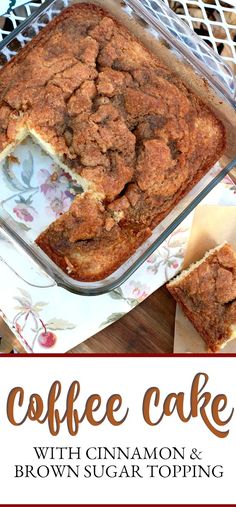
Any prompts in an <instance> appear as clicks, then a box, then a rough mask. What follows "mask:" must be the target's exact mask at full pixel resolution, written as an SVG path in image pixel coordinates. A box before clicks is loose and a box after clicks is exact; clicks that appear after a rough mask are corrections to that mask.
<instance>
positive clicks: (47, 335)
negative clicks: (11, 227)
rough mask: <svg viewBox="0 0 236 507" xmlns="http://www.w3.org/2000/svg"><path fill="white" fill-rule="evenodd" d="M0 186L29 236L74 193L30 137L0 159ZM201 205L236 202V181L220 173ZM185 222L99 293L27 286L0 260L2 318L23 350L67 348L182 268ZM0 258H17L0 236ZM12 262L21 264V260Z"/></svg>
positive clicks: (64, 206) (187, 224)
mask: <svg viewBox="0 0 236 507" xmlns="http://www.w3.org/2000/svg"><path fill="white" fill-rule="evenodd" d="M0 185H1V199H2V201H1V203H0V204H1V206H3V208H4V209H5V210H6V211H7V212H8V213H9V214H10V215H11V217H12V218H13V219H14V220H16V221H17V222H18V224H20V227H21V228H22V231H24V234H27V235H28V236H29V238H30V239H31V240H34V239H35V237H36V236H37V235H38V234H39V233H40V232H41V230H42V229H44V228H45V227H46V226H47V225H48V224H49V223H50V222H51V221H52V220H53V219H55V218H56V217H58V216H59V215H60V213H62V212H64V211H66V210H67V209H68V208H69V206H70V204H71V201H72V199H73V198H74V194H75V193H76V192H78V190H79V189H78V187H77V188H76V187H75V186H74V184H73V183H72V181H71V180H70V179H69V178H67V177H66V176H65V175H63V174H60V173H59V175H58V176H56V175H55V166H54V164H53V162H52V160H51V159H50V157H48V156H47V155H46V154H45V153H44V152H42V150H41V149H40V148H39V147H38V146H36V145H35V144H34V143H33V142H32V141H31V140H30V139H28V140H27V141H25V142H24V143H23V144H21V145H20V146H18V147H17V148H16V150H15V152H14V155H13V156H11V157H9V158H7V159H6V160H5V161H4V162H3V163H2V164H1V167H0ZM206 202H207V203H210V204H224V205H227V204H228V205H236V186H235V185H234V184H233V183H232V181H231V180H230V179H229V178H227V179H226V180H225V181H224V182H223V183H222V184H220V185H218V187H217V188H216V189H215V190H214V191H213V192H212V193H211V194H209V196H208V197H207V199H206ZM39 210H40V211H39ZM42 210H44V211H43V212H42ZM191 221H192V216H189V217H188V218H187V219H186V221H185V222H183V224H182V225H181V227H180V228H179V229H177V230H176V231H175V232H174V233H173V234H172V235H171V236H170V237H169V238H168V240H167V241H166V242H165V243H163V245H162V246H161V247H160V248H159V249H158V250H157V251H156V252H155V253H154V254H153V255H152V256H151V257H150V258H149V259H148V261H147V262H145V264H144V265H143V266H142V267H141V268H140V269H139V270H138V271H136V273H135V274H134V275H133V276H132V277H131V278H130V279H129V280H128V281H127V282H126V283H124V284H123V285H122V286H121V287H120V288H119V289H117V290H116V291H114V292H111V293H109V294H105V295H102V296H95V297H86V296H78V295H74V294H71V293H69V292H67V291H65V290H64V289H62V288H59V287H52V288H44V289H42V288H35V287H31V286H30V285H28V284H27V283H26V282H23V281H22V280H21V279H19V278H18V277H17V275H16V274H14V273H13V272H12V271H11V270H10V269H9V268H8V267H7V266H6V265H5V264H4V263H0V274H1V291H0V308H1V310H2V315H3V316H4V318H5V320H6V321H7V323H8V325H9V326H10V327H11V329H12V330H13V332H14V333H15V334H16V336H17V337H18V339H19V340H20V342H21V343H22V345H23V346H24V348H25V349H26V351H27V352H39V353H42V352H47V353H56V352H59V353H63V352H66V351H68V350H70V349H71V348H73V347H74V346H76V345H78V344H79V343H81V342H82V341H84V340H86V339H87V338H89V337H90V336H92V335H94V334H95V333H97V332H98V331H100V330H101V329H103V328H104V327H106V326H108V325H109V324H111V323H112V322H114V321H116V320H118V319H119V318H121V317H122V316H123V315H125V314H126V313H128V312H129V311H130V310H132V308H134V307H135V306H136V305H138V304H139V303H141V302H142V301H143V300H144V299H145V298H147V297H148V296H149V295H150V294H151V293H152V292H154V291H155V290H157V289H158V288H159V287H161V286H162V285H163V284H164V283H165V282H166V281H167V280H169V279H170V278H172V277H173V276H174V275H175V274H176V273H177V272H178V271H179V270H180V269H181V265H182V261H183V257H184V251H185V247H186V244H187V240H188V236H189V231H190V227H191ZM0 255H1V257H2V258H3V259H5V260H6V259H7V261H8V262H9V264H11V265H12V264H13V265H14V261H15V258H16V256H19V253H17V252H16V251H15V250H14V249H13V246H12V244H11V243H10V242H9V241H8V240H7V238H6V237H5V236H4V235H3V234H2V235H0ZM21 255H22V254H21ZM17 262H18V263H19V265H20V267H22V266H23V263H24V262H25V259H23V258H22V261H21V260H19V261H17ZM17 262H16V261H15V263H17ZM29 275H30V271H29ZM38 276H39V278H40V276H41V274H40V272H39V273H38ZM34 277H35V275H34ZM27 278H28V277H27Z"/></svg>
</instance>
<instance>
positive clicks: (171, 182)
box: [0, 4, 225, 281]
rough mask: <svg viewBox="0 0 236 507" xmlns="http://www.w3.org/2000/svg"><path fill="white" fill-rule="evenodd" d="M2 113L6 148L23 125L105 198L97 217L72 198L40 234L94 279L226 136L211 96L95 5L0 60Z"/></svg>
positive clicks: (133, 244)
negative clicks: (189, 84) (76, 210)
mask: <svg viewBox="0 0 236 507" xmlns="http://www.w3.org/2000/svg"><path fill="white" fill-rule="evenodd" d="M0 119H1V127H0V149H4V148H5V147H6V146H7V145H8V144H9V143H11V142H14V139H15V138H16V137H17V131H18V130H19V129H21V128H23V126H25V127H26V128H27V129H29V131H34V132H35V133H36V134H37V135H38V136H39V137H40V138H41V139H42V140H43V141H44V142H46V143H48V144H49V145H50V146H51V147H52V149H53V150H54V152H55V153H56V154H57V155H58V156H59V157H60V158H61V161H62V162H63V163H64V164H65V165H66V166H67V167H68V168H70V171H71V172H73V174H74V175H79V176H81V177H82V178H84V179H85V180H87V181H88V182H90V190H93V191H94V196H97V198H98V197H99V198H103V207H102V210H100V215H101V216H100V221H99V224H100V225H99V227H97V226H95V227H94V229H93V227H91V224H90V225H89V226H88V224H87V225H86V220H85V221H84V222H83V220H82V219H81V215H80V216H79V217H74V216H73V208H72V209H71V210H70V211H69V212H68V213H67V214H66V215H65V216H64V217H63V218H62V219H59V222H56V223H54V224H52V225H51V226H50V227H49V228H48V230H47V231H45V232H44V233H43V234H42V235H41V236H40V238H38V240H37V243H38V245H40V247H41V248H42V249H43V250H45V251H47V253H48V254H49V255H50V257H52V258H53V259H54V260H55V261H56V262H57V264H59V265H60V267H62V269H64V270H66V269H67V268H68V263H69V265H70V268H69V271H70V273H71V276H73V277H74V278H77V279H81V280H82V279H83V280H88V281H89V280H93V279H100V278H104V277H105V276H106V275H107V274H110V273H111V272H112V271H113V270H114V269H116V268H117V267H118V266H119V265H121V264H122V262H123V261H124V260H126V259H127V258H128V257H129V256H130V255H131V254H132V253H133V251H135V249H136V248H137V247H138V246H139V245H140V243H141V238H146V237H147V236H148V235H150V231H151V229H152V228H154V227H155V226H156V225H157V224H158V223H159V222H160V221H161V220H162V219H163V218H164V217H165V216H166V215H167V214H168V213H169V211H170V210H171V209H172V208H173V207H174V206H175V204H176V203H177V202H178V201H179V200H180V199H181V197H182V196H183V195H184V194H185V193H186V192H188V191H189V190H190V189H191V187H192V186H193V185H194V184H195V183H196V182H197V181H199V179H200V178H201V177H202V175H203V174H205V173H206V172H207V170H208V169H209V168H210V167H211V166H213V165H214V163H215V162H216V161H217V160H218V159H219V157H220V155H221V154H222V152H223V150H224V145H225V133H224V128H223V125H222V124H221V123H220V122H219V121H218V120H217V118H216V117H215V116H214V115H213V113H212V112H211V111H210V110H209V109H208V107H207V106H205V105H204V104H203V103H202V102H201V101H200V100H199V99H198V98H197V97H196V96H195V95H193V94H192V93H191V92H190V91H189V90H188V89H187V88H186V87H185V85H184V84H183V83H182V82H181V81H180V80H179V79H178V78H177V77H176V76H174V75H173V74H172V73H171V72H170V71H169V70H168V69H167V68H166V67H165V66H164V65H163V64H162V63H161V62H159V61H158V59H157V58H156V57H155V56H154V55H152V53H151V52H150V51H149V50H148V49H146V48H145V47H144V46H143V45H142V44H141V43H140V42H139V41H138V40H137V39H136V38H135V37H134V36H133V35H131V34H130V33H129V32H128V30H127V29H126V28H125V27H123V26H122V25H121V24H120V23H119V22H118V21H116V20H114V19H113V18H112V17H111V16H110V15H109V14H108V13H107V12H106V11H105V10H103V9H101V8H99V7H98V6H95V5H91V4H77V5H73V6H72V7H70V8H68V9H65V10H64V11H63V12H62V14H61V15H60V16H58V17H57V18H55V19H54V20H53V21H52V22H51V23H50V24H49V25H48V26H47V27H46V28H45V29H44V30H42V31H41V32H40V34H39V35H38V36H36V37H35V38H34V39H33V41H32V42H30V43H29V44H28V45H27V46H26V48H25V49H23V51H21V52H20V53H19V56H17V57H16V58H14V59H13V60H12V61H11V62H10V63H9V64H8V65H7V66H6V67H5V68H4V69H3V70H2V71H1V73H0ZM79 200H80V198H77V200H76V205H78V204H77V203H78V202H79ZM79 206H80V204H79ZM82 208H83V206H82V204H81V213H85V211H82ZM81 220H82V221H81ZM81 224H82V225H81ZM72 226H73V228H75V230H76V233H74V234H72V232H70V234H69V231H71V229H72ZM86 227H88V229H86ZM127 231H129V233H128V232H127ZM59 235H61V242H60V241H59V239H58V238H59ZM86 235H87V236H88V235H89V237H87V238H86V239H85V237H86ZM65 236H66V242H65ZM129 238H130V240H129ZM63 241H64V243H63ZM85 241H86V242H87V243H86V248H85V244H84V242H85ZM125 241H127V245H125ZM109 242H110V245H112V248H113V249H114V251H115V252H116V253H115V255H114V256H113V255H112V248H109ZM62 243H63V244H64V248H63V252H62V251H60V247H59V246H60V244H62ZM119 244H120V248H119ZM65 245H66V247H65ZM95 246H96V248H97V250H96V249H95ZM102 248H104V251H106V254H104V260H103V259H102V253H101V252H102ZM89 250H91V252H92V254H91V255H90V252H89ZM82 256H86V257H87V259H89V265H91V256H93V259H95V260H94V262H92V265H93V266H94V267H93V269H94V271H93V272H92V270H91V269H90V267H88V262H87V261H86V258H83V259H82ZM96 263H97V265H95V264H96ZM71 266H72V267H71ZM67 272H68V269H67Z"/></svg>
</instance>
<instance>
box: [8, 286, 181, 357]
mask: <svg viewBox="0 0 236 507" xmlns="http://www.w3.org/2000/svg"><path fill="white" fill-rule="evenodd" d="M95 311H96V308H95ZM174 322H175V302H174V300H173V298H172V297H171V296H170V294H169V292H168V291H167V289H166V288H165V287H162V288H161V289H159V290H158V291H156V292H155V293H154V294H153V295H152V296H150V297H149V298H148V299H146V301H144V302H143V303H142V304H140V305H139V306H137V307H136V308H135V309H134V310H132V311H131V312H130V313H129V314H127V315H125V317H123V318H122V319H121V320H119V321H118V322H116V323H115V324H112V325H111V326H109V327H108V328H106V329H104V331H101V332H100V333H98V334H97V335H95V336H93V337H92V338H90V339H89V340H87V341H86V342H84V343H82V344H81V345H79V346H78V347H75V348H74V349H73V350H72V351H70V352H72V353H74V354H76V353H77V354H85V353H86V354H88V353H95V354H98V353H113V354H118V353H128V354H131V353H132V354H138V353H147V354H149V353H157V354H158V353H166V354H167V353H172V352H173V337H174ZM0 335H2V336H3V339H2V343H1V347H0V350H1V352H6V353H9V352H10V351H11V350H12V348H13V347H14V348H15V349H16V350H18V352H21V353H22V352H24V349H23V347H22V346H21V345H20V344H19V343H18V341H17V340H16V339H15V337H13V335H12V333H11V331H10V330H9V328H8V327H7V326H6V324H5V323H4V322H3V321H2V322H0Z"/></svg>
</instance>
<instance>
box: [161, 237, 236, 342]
mask: <svg viewBox="0 0 236 507" xmlns="http://www.w3.org/2000/svg"><path fill="white" fill-rule="evenodd" d="M167 288H168V290H169V291H170V293H171V294H172V296H173V297H174V298H175V300H176V301H177V303H178V304H179V305H180V306H181V308H182V310H183V312H184V314H185V315H186V316H187V317H188V319H189V320H190V321H191V322H192V324H193V325H194V327H195V328H196V329H197V331H198V332H199V334H200V335H201V336H202V338H203V339H204V340H205V342H206V344H207V347H208V349H209V351H211V352H217V351H220V350H221V349H222V348H224V347H225V345H226V343H228V342H229V341H231V340H234V339H235V338H236V253H235V251H234V250H233V248H232V247H231V245H229V244H228V243H224V244H223V245H220V246H217V247H216V248H214V249H212V250H210V251H209V252H207V253H206V255H205V256H204V257H203V259H202V260H200V261H199V262H196V263H195V264H192V265H191V266H190V267H189V268H188V269H186V270H185V271H183V272H182V273H181V274H180V275H179V276H178V277H177V278H175V279H174V280H173V281H171V282H170V283H169V284H168V285H167ZM189 340H191V336H190V337H189Z"/></svg>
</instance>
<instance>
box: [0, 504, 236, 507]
mask: <svg viewBox="0 0 236 507" xmlns="http://www.w3.org/2000/svg"><path fill="white" fill-rule="evenodd" d="M0 505H4V506H5V505H6V504H1V503H0ZM22 505H24V506H26V507H31V506H32V507H48V506H50V507H68V506H69V507H97V506H98V507H99V506H102V507H127V506H134V507H156V506H157V507H176V506H177V507H178V506H179V507H229V505H236V504H231V503H230V504H229V503H228V504H223V503H214V504H190V503H186V504H183V503H181V504H172V503H168V504H167V503H166V504H162V503H149V504H146V503H143V504H136V503H129V504H115V503H113V504H111V503H100V504H79V503H73V504H72V503H67V504H64V503H63V504H58V503H57V504H36V503H35V504H33V503H32V504H31V503H30V504H7V505H6V507H22Z"/></svg>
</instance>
